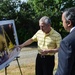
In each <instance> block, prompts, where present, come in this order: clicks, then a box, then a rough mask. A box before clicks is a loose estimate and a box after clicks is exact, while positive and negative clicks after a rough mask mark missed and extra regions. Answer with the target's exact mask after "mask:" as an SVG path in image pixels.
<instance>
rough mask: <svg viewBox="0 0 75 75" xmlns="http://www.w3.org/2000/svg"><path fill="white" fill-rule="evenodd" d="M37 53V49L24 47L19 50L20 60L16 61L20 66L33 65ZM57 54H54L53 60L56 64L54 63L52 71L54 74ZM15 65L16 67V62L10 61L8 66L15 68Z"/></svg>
mask: <svg viewBox="0 0 75 75" xmlns="http://www.w3.org/2000/svg"><path fill="white" fill-rule="evenodd" d="M37 53H38V51H37V48H32V47H25V48H23V49H22V50H21V52H20V54H19V56H20V58H19V59H18V60H19V63H20V66H21V65H27V64H31V63H35V59H36V55H37ZM57 57H58V56H57V54H55V60H56V63H55V70H54V73H55V71H56V67H57ZM15 65H18V63H17V61H16V60H15V61H12V62H11V63H10V66H11V67H12V66H15Z"/></svg>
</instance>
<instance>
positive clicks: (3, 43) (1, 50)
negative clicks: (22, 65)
mask: <svg viewBox="0 0 75 75" xmlns="http://www.w3.org/2000/svg"><path fill="white" fill-rule="evenodd" d="M18 44H19V43H18V37H17V32H16V27H15V23H14V20H4V21H0V69H2V68H4V67H6V66H7V65H8V64H9V63H10V62H11V61H13V60H14V59H15V58H16V57H17V56H18V54H19V52H20V48H15V45H18Z"/></svg>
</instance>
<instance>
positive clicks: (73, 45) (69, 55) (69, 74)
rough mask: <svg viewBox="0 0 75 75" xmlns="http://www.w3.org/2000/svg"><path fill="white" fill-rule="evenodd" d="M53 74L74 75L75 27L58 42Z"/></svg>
mask: <svg viewBox="0 0 75 75" xmlns="http://www.w3.org/2000/svg"><path fill="white" fill-rule="evenodd" d="M55 75H75V29H74V30H73V31H72V32H71V33H70V34H69V35H68V36H66V37H65V38H64V39H63V40H62V41H61V43H60V48H59V52H58V69H57V72H56V74H55Z"/></svg>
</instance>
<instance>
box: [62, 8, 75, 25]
mask: <svg viewBox="0 0 75 75" xmlns="http://www.w3.org/2000/svg"><path fill="white" fill-rule="evenodd" d="M63 13H64V15H65V19H66V22H67V23H68V21H69V20H71V22H72V25H73V26H75V7H71V8H68V9H65V10H64V11H63Z"/></svg>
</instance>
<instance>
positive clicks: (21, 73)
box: [5, 56, 23, 75]
mask: <svg viewBox="0 0 75 75" xmlns="http://www.w3.org/2000/svg"><path fill="white" fill-rule="evenodd" d="M18 58H20V56H18V57H16V58H15V60H16V61H17V64H18V67H19V70H20V73H21V75H23V74H22V70H21V67H20V64H19V60H18ZM8 66H9V65H8ZM8 66H6V67H5V75H7V67H8Z"/></svg>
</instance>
